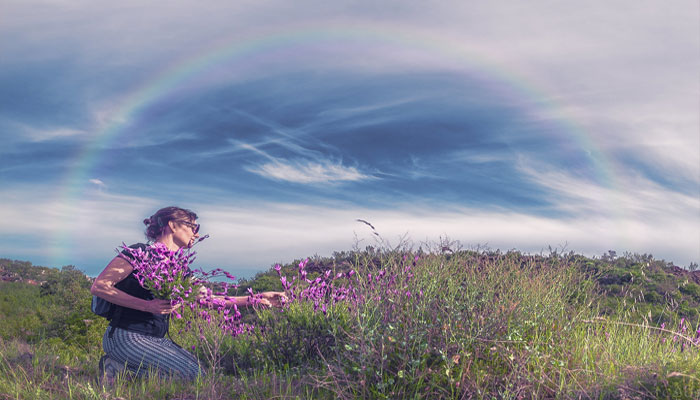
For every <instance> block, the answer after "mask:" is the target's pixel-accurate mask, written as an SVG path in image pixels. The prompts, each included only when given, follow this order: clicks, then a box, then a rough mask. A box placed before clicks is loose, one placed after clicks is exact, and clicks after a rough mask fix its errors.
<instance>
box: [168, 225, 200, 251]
mask: <svg viewBox="0 0 700 400" xmlns="http://www.w3.org/2000/svg"><path fill="white" fill-rule="evenodd" d="M173 223H174V225H175V229H173V242H174V243H175V244H176V245H177V246H178V247H192V246H193V245H194V242H195V241H196V240H197V238H198V237H199V224H197V223H195V221H191V220H184V219H182V220H175V221H173Z"/></svg>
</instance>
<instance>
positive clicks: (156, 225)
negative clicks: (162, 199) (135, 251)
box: [143, 206, 197, 241]
mask: <svg viewBox="0 0 700 400" xmlns="http://www.w3.org/2000/svg"><path fill="white" fill-rule="evenodd" d="M177 219H180V220H182V219H184V220H189V221H195V220H196V219H197V214H195V213H194V212H193V211H191V210H188V209H186V208H180V207H175V206H171V207H165V208H161V209H160V210H158V211H156V213H155V214H153V215H151V216H150V217H148V218H146V219H144V220H143V224H144V225H146V238H147V239H148V240H149V241H155V240H156V239H157V238H158V236H160V235H161V234H162V233H163V229H165V227H166V226H168V222H170V221H172V220H177Z"/></svg>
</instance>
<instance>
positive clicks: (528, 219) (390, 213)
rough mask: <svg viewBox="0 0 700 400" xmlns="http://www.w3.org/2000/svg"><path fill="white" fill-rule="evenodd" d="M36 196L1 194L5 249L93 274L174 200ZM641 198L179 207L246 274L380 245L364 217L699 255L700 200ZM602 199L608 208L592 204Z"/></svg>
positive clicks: (469, 242) (398, 224)
mask: <svg viewBox="0 0 700 400" xmlns="http://www.w3.org/2000/svg"><path fill="white" fill-rule="evenodd" d="M542 177H543V178H551V177H552V175H549V176H548V177H545V176H542ZM554 181H556V182H555V183H553V185H552V186H553V187H555V188H556V189H557V190H558V191H559V192H564V193H567V192H568V193H569V197H568V198H564V199H561V204H562V207H564V205H565V204H566V203H567V202H570V201H573V202H574V203H575V204H578V205H581V204H585V203H587V202H590V201H592V200H590V197H595V196H594V195H598V194H600V193H594V195H591V196H587V195H585V194H584V193H583V192H585V191H588V190H594V189H595V187H594V186H583V187H579V189H575V186H576V185H575V184H571V185H570V186H566V185H565V183H564V182H563V181H561V180H557V179H555V180H554ZM48 189H49V188H47V190H48ZM34 193H35V191H34V190H33V189H31V188H27V189H14V190H8V191H6V192H3V196H4V199H3V207H2V208H0V220H2V221H3V222H4V225H3V226H4V228H2V229H1V230H0V235H2V236H3V237H4V238H5V239H6V240H3V241H0V255H1V256H4V257H11V258H12V257H14V258H18V259H29V261H32V262H34V263H36V264H43V265H46V264H50V263H57V264H50V266H58V267H60V266H61V265H64V264H74V265H76V266H78V267H80V268H83V269H85V270H86V271H87V272H88V273H89V274H92V275H96V274H98V273H99V272H100V270H101V269H102V268H103V267H104V265H105V264H106V262H108V261H109V260H110V259H111V257H112V256H113V254H114V253H113V250H114V248H115V247H116V246H118V245H119V244H120V243H122V242H127V243H133V242H137V241H143V240H144V239H143V225H142V223H141V221H142V220H143V218H145V217H146V216H148V215H150V214H151V213H153V212H154V211H155V210H156V209H158V208H160V207H163V206H166V205H169V204H164V202H163V201H162V200H157V199H153V198H140V197H133V196H122V195H114V194H108V193H102V192H99V191H94V192H90V193H86V194H85V195H84V196H82V197H81V198H80V199H74V201H72V202H70V203H66V202H64V203H58V202H55V201H54V200H52V199H48V198H42V197H37V196H35V195H33V194H34ZM600 195H601V197H605V196H606V194H600ZM635 195H636V194H635V193H630V194H618V195H617V196H618V198H613V199H612V200H614V201H617V200H620V199H621V201H622V202H621V203H620V205H619V206H620V207H627V206H630V207H631V208H632V209H634V212H633V213H631V214H628V213H621V214H615V213H607V212H606V211H605V209H606V207H604V203H602V202H601V203H593V204H592V205H589V206H588V207H583V208H581V210H582V211H581V212H580V213H578V214H574V215H573V216H571V217H566V218H562V217H555V216H552V217H547V216H536V215H528V214H524V213H518V212H512V211H508V210H503V211H484V210H480V209H477V208H453V209H450V210H445V209H440V208H430V207H425V206H421V207H415V206H411V205H407V204H395V205H393V207H391V208H388V209H384V210H379V209H370V208H365V207H357V206H351V205H346V204H331V205H323V206H314V205H292V204H284V203H274V202H262V201H261V202H257V203H254V204H253V203H250V204H239V205H235V206H232V205H228V204H224V203H218V204H209V203H205V202H202V203H198V204H183V206H185V207H188V208H191V209H193V210H195V211H196V212H197V213H198V215H199V216H200V220H199V222H200V223H201V224H202V233H204V234H210V235H211V237H210V238H209V239H208V240H205V241H203V242H202V243H201V244H200V245H198V248H197V251H198V260H197V263H198V264H199V265H200V266H203V267H207V268H214V267H222V268H226V269H227V270H229V271H231V272H232V273H234V274H235V275H244V276H250V275H251V274H253V273H255V272H256V271H260V270H265V269H267V268H268V267H270V266H271V265H272V264H274V263H275V262H291V261H293V260H294V259H296V258H301V257H308V256H312V255H314V254H319V255H331V253H332V252H333V251H341V250H350V249H351V248H352V247H353V246H354V244H355V243H354V240H355V235H356V234H357V238H358V239H359V240H360V242H359V246H360V248H364V246H366V245H376V242H375V240H374V236H373V235H372V233H371V231H370V230H369V228H368V227H367V226H365V225H364V224H361V223H358V222H357V221H356V220H357V219H358V218H361V219H364V220H366V221H369V222H371V223H372V224H373V225H374V226H375V227H376V229H377V231H378V232H379V233H380V234H381V235H382V237H383V238H385V239H386V240H388V241H389V242H390V243H391V244H393V245H396V244H397V243H398V241H399V237H400V236H402V235H404V234H408V236H409V238H410V239H412V240H413V241H414V243H415V244H416V245H419V244H420V242H421V241H427V242H434V241H437V240H438V239H439V238H440V237H445V236H446V237H449V238H450V239H452V240H459V241H460V242H461V243H462V244H463V245H464V246H465V247H472V246H477V245H488V246H489V247H490V248H492V249H502V250H509V249H516V250H520V251H524V252H533V253H538V252H540V251H543V250H544V251H546V250H547V248H548V247H549V246H552V247H557V248H560V247H562V246H563V245H565V244H566V245H567V250H573V251H575V252H578V253H583V254H586V255H589V256H593V255H601V254H603V253H605V252H607V251H608V250H616V251H617V252H618V254H622V253H623V252H625V251H629V252H636V253H650V254H653V255H654V256H656V257H658V258H664V259H666V260H667V261H673V262H675V263H676V264H677V265H682V266H687V265H688V264H689V263H690V262H697V261H699V260H700V248H699V247H698V243H700V229H698V224H697V222H698V218H693V216H700V215H698V214H699V212H698V209H699V207H698V201H697V200H692V199H683V198H680V200H679V197H678V196H676V195H668V194H666V193H664V192H663V191H661V190H657V189H654V188H653V187H646V188H644V191H643V193H641V194H640V196H641V200H634V197H635ZM202 197H203V198H206V195H205V194H203V196H202ZM613 197H614V195H613ZM557 198H558V197H557ZM28 199H30V200H28ZM597 205H600V206H601V207H602V208H603V210H596V207H595V206H597ZM664 208H665V209H664ZM10 227H11V229H10ZM13 237H22V238H23V239H24V240H23V242H22V243H24V244H23V245H22V246H24V247H22V246H20V247H18V246H17V245H16V244H13V243H11V242H10V241H8V240H7V239H11V238H13Z"/></svg>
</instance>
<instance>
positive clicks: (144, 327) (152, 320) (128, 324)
mask: <svg viewBox="0 0 700 400" xmlns="http://www.w3.org/2000/svg"><path fill="white" fill-rule="evenodd" d="M129 247H130V248H132V249H136V248H140V249H141V250H145V249H146V248H147V246H146V245H145V244H143V243H137V244H133V245H131V246H129ZM122 254H124V255H125V256H126V257H128V258H129V259H132V260H133V259H134V258H133V256H132V255H131V254H129V253H128V252H127V251H126V250H124V251H122ZM114 287H116V288H117V289H119V290H121V291H123V292H125V293H128V294H130V295H132V296H134V297H138V298H139V299H144V300H153V299H154V297H153V294H152V293H151V292H150V291H148V290H146V289H144V288H143V287H142V286H141V284H140V283H139V281H138V279H136V276H134V272H133V271H132V272H131V273H130V274H129V275H128V276H127V277H126V278H124V279H122V280H121V281H119V282H117V283H116V284H115V285H114ZM114 306H115V307H116V309H115V311H114V314H113V315H114V317H113V318H112V321H111V322H110V323H109V325H110V326H113V327H115V328H122V329H126V330H129V331H133V332H137V333H141V334H144V335H148V336H155V337H160V338H162V337H164V336H165V334H166V333H167V332H168V327H169V324H170V315H169V314H152V313H149V312H145V311H139V310H135V309H133V308H128V307H122V306H119V305H116V304H115V305H114Z"/></svg>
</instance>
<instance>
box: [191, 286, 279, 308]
mask: <svg viewBox="0 0 700 400" xmlns="http://www.w3.org/2000/svg"><path fill="white" fill-rule="evenodd" d="M203 289H204V290H205V291H206V288H203ZM200 293H201V292H200ZM259 296H260V297H259V301H258V302H257V303H258V304H259V305H262V306H263V307H279V306H281V305H282V299H285V300H286V299H287V297H286V296H285V294H284V292H262V293H259ZM211 297H212V299H214V300H218V301H225V302H226V304H225V307H226V308H232V307H233V306H234V305H235V306H236V307H240V306H249V305H251V303H250V301H249V300H250V296H211Z"/></svg>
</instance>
